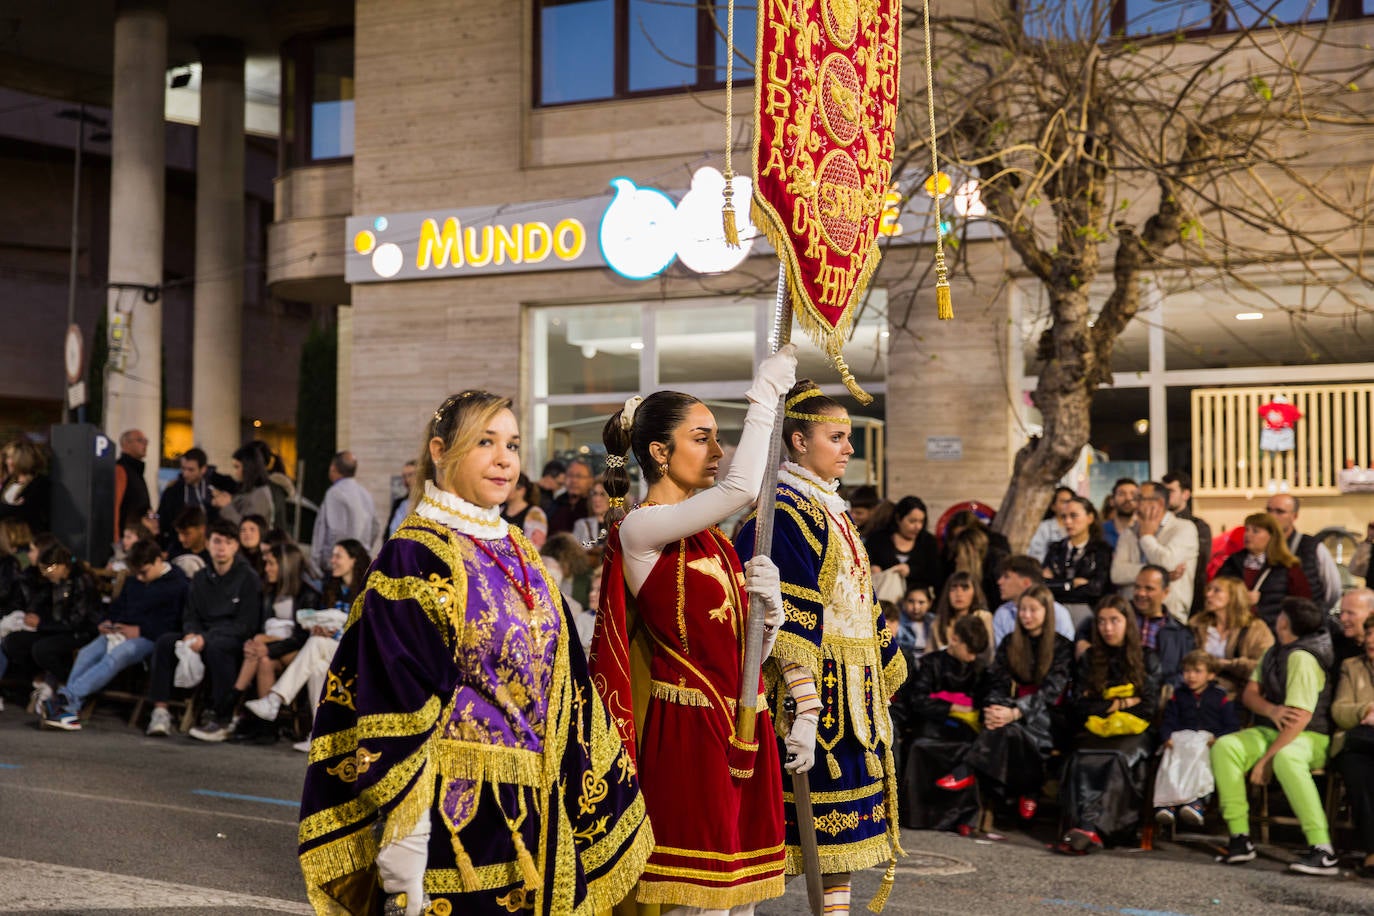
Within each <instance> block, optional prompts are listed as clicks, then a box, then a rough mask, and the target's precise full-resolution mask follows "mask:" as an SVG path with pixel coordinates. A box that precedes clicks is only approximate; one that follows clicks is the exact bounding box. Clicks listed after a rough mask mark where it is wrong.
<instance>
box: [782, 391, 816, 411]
mask: <svg viewBox="0 0 1374 916" xmlns="http://www.w3.org/2000/svg"><path fill="white" fill-rule="evenodd" d="M824 396H825V392H823V391H821V390H820V389H819V388H808V389H806V390H805V391H803V392H801V393H800V394H794V395H792V397H790V398H788V399H787V401H786V402H785V403H784V404H783V405H782V407H783V410H791V409H792V408H793V407H796V406H797V405H798V404H800V403H801V402H802V401H809V400H811V399H812V398H820V397H824Z"/></svg>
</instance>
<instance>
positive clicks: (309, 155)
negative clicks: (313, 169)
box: [281, 33, 354, 168]
mask: <svg viewBox="0 0 1374 916" xmlns="http://www.w3.org/2000/svg"><path fill="white" fill-rule="evenodd" d="M353 89H354V80H353V35H352V34H351V33H347V34H341V33H328V34H324V35H312V36H299V37H297V38H293V39H292V40H291V41H289V42H287V43H286V46H285V47H284V49H283V52H282V109H281V110H282V126H281V136H282V155H283V157H284V159H285V162H284V165H285V166H286V167H288V168H289V167H291V166H298V165H306V164H308V163H312V162H329V161H332V160H338V159H349V158H351V157H352V156H353Z"/></svg>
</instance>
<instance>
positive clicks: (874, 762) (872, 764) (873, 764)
mask: <svg viewBox="0 0 1374 916" xmlns="http://www.w3.org/2000/svg"><path fill="white" fill-rule="evenodd" d="M864 763H866V764H868V775H869V776H872V777H873V778H874V779H882V778H883V765H882V762H881V761H879V760H878V755H877V754H875V753H873V752H872V751H865V752H864Z"/></svg>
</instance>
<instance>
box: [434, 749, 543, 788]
mask: <svg viewBox="0 0 1374 916" xmlns="http://www.w3.org/2000/svg"><path fill="white" fill-rule="evenodd" d="M542 756H543V755H542V754H540V753H539V752H537V751H531V750H526V749H525V748H520V747H503V746H501V745H494V744H476V743H474V742H471V741H457V740H455V739H453V738H438V739H436V740H435V742H434V762H435V763H436V764H437V765H438V767H439V775H440V776H441V777H443V778H445V779H472V780H476V781H478V782H500V783H507V784H513V785H517V786H532V787H535V788H542V787H544V785H545V782H544V761H543V759H542Z"/></svg>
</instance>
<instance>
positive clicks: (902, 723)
mask: <svg viewBox="0 0 1374 916" xmlns="http://www.w3.org/2000/svg"><path fill="white" fill-rule="evenodd" d="M914 670H915V673H914V674H913V675H912V676H911V677H909V678H907V681H906V683H904V684H903V685H902V687H901V689H900V690H898V691H897V695H896V696H895V697H894V698H893V700H892V706H891V711H892V718H893V721H894V723H897V728H898V731H899V732H900V734H901V740H902V743H906V742H907V741H909V740H911V739H912V738H925V737H930V738H936V737H941V736H942V733H943V732H944V731H945V726H946V723H947V722H948V720H949V709H950V702H949V701H948V700H945V699H941V698H939V697H935V696H933V694H937V693H962V694H965V695H967V696H968V697H969V699H970V701H971V702H972V703H977V698H978V696H979V694H981V693H982V692H983V678H984V676H985V675H986V669H985V667H984V665H983V663H982V662H980V661H976V660H975V661H972V662H961V661H959V660H958V659H957V658H955V657H954V656H953V655H950V654H949V652H948V650H942V651H939V652H930V653H927V654H926V655H925V656H923V657H922V658H921V659H920V661H919V662H918V663H917V665H916V668H915V669H914ZM970 737H971V735H970Z"/></svg>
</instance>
